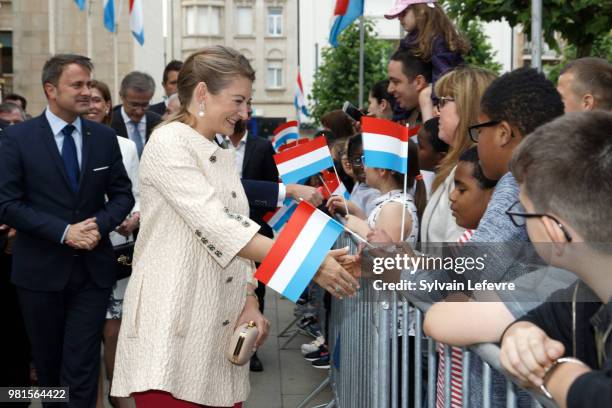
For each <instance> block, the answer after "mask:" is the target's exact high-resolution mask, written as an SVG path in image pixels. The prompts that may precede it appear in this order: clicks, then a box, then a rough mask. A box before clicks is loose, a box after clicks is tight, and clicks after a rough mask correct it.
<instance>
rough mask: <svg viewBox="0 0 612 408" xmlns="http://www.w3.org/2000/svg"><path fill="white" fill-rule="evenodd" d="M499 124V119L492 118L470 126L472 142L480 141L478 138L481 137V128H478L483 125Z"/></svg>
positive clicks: (469, 131)
mask: <svg viewBox="0 0 612 408" xmlns="http://www.w3.org/2000/svg"><path fill="white" fill-rule="evenodd" d="M499 124H500V121H499V120H491V121H489V122H484V123H477V124H475V125H472V126H468V133H469V134H470V139H472V142H474V143H478V138H479V137H480V130H478V129H480V128H482V127H488V126H495V125H499Z"/></svg>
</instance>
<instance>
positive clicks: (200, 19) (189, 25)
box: [185, 6, 221, 35]
mask: <svg viewBox="0 0 612 408" xmlns="http://www.w3.org/2000/svg"><path fill="white" fill-rule="evenodd" d="M185 35H221V7H216V6H188V7H185Z"/></svg>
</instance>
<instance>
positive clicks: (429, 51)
mask: <svg viewBox="0 0 612 408" xmlns="http://www.w3.org/2000/svg"><path fill="white" fill-rule="evenodd" d="M385 17H386V18H388V19H394V18H399V20H400V24H401V25H402V27H403V28H404V30H406V32H407V35H406V37H404V39H403V40H402V41H401V43H400V48H406V49H410V50H411V51H412V53H413V54H414V55H415V56H417V57H419V58H421V59H422V60H424V61H431V64H432V66H433V70H432V82H433V83H435V82H436V81H437V80H438V78H440V77H441V76H442V75H444V74H445V73H446V72H448V71H450V70H451V69H453V68H454V67H457V66H459V65H461V64H462V63H463V56H462V55H465V54H466V53H467V52H468V51H469V49H470V45H469V42H468V41H467V40H466V39H465V38H464V36H463V35H461V33H460V32H459V31H458V30H457V28H456V27H455V25H454V24H453V22H452V21H451V20H450V19H449V18H448V16H447V15H446V14H445V13H444V9H442V7H440V6H439V5H438V4H437V3H436V0H397V1H396V3H395V6H394V7H393V9H391V10H390V11H389V12H388V13H387V14H385Z"/></svg>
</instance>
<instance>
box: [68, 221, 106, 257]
mask: <svg viewBox="0 0 612 408" xmlns="http://www.w3.org/2000/svg"><path fill="white" fill-rule="evenodd" d="M98 242H100V231H99V229H98V224H97V223H96V218H95V217H93V218H88V219H86V220H84V221H81V222H79V223H78V224H71V225H69V226H68V232H66V237H65V238H64V244H66V245H69V246H71V247H72V248H74V249H85V250H88V251H91V250H92V249H94V248H95V247H96V245H98Z"/></svg>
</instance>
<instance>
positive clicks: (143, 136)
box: [121, 106, 147, 146]
mask: <svg viewBox="0 0 612 408" xmlns="http://www.w3.org/2000/svg"><path fill="white" fill-rule="evenodd" d="M121 117H122V118H123V122H124V123H125V128H126V129H127V133H128V139H130V140H131V141H133V142H134V143H136V141H135V140H134V138H135V136H134V125H133V124H132V119H130V117H129V116H128V114H127V113H125V109H124V108H123V106H121ZM138 132H139V133H140V141H141V142H142V146H144V145H145V143H146V141H147V115H146V114H145V115H142V118H141V119H140V122H138Z"/></svg>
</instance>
